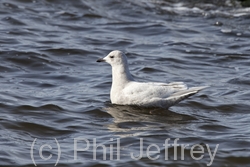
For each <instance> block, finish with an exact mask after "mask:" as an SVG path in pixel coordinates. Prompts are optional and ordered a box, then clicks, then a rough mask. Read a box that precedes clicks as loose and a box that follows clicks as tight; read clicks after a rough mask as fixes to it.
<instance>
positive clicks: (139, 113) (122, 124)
mask: <svg viewBox="0 0 250 167" xmlns="http://www.w3.org/2000/svg"><path fill="white" fill-rule="evenodd" d="M104 110H105V111H106V112H108V113H109V114H110V115H111V116H112V117H113V121H112V122H113V123H111V124H109V125H108V128H109V129H110V130H111V131H114V132H129V131H131V133H134V131H136V130H150V129H151V130H160V129H170V128H174V129H177V128H179V129H180V128H181V127H182V126H185V124H187V123H188V122H189V121H194V120H197V119H196V118H195V117H192V116H189V115H184V114H178V113H176V112H172V111H171V110H168V109H161V108H143V107H137V106H121V105H111V104H108V107H106V108H104Z"/></svg>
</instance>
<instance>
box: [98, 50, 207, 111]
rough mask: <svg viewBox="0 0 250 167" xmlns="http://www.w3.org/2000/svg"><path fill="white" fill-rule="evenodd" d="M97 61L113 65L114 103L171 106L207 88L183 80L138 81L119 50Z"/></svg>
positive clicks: (112, 97) (112, 90)
mask: <svg viewBox="0 0 250 167" xmlns="http://www.w3.org/2000/svg"><path fill="white" fill-rule="evenodd" d="M97 62H107V63H109V64H110V65H111V66H112V87H111V91H110V99H111V102H112V104H118V105H136V106H143V107H161V108H169V107H171V106H172V105H174V104H176V103H178V102H180V101H181V100H183V99H185V98H187V97H189V96H191V95H193V94H195V93H197V92H198V91H200V90H202V89H204V88H206V86H203V87H192V88H188V87H187V86H186V85H185V84H184V83H183V82H172V83H158V82H136V81H135V80H134V79H133V77H132V75H131V74H130V72H129V68H128V63H127V57H126V55H125V54H124V53H122V52H121V51H119V50H115V51H112V52H110V53H109V54H108V55H107V56H106V57H104V58H102V59H98V60H97Z"/></svg>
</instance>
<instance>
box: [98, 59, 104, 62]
mask: <svg viewBox="0 0 250 167" xmlns="http://www.w3.org/2000/svg"><path fill="white" fill-rule="evenodd" d="M104 61H105V60H104V59H98V60H96V62H104Z"/></svg>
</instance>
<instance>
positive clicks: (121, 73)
mask: <svg viewBox="0 0 250 167" xmlns="http://www.w3.org/2000/svg"><path fill="white" fill-rule="evenodd" d="M133 80H134V79H133V77H132V75H131V74H130V72H129V69H128V67H127V66H122V65H121V66H115V67H112V87H113V86H117V87H123V86H124V85H125V84H126V83H128V82H130V81H133Z"/></svg>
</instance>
